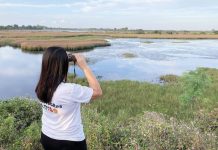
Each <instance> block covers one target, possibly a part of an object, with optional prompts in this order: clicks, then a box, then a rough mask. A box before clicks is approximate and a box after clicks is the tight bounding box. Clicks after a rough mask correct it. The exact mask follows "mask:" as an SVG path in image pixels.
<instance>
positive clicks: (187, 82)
mask: <svg viewBox="0 0 218 150" xmlns="http://www.w3.org/2000/svg"><path fill="white" fill-rule="evenodd" d="M181 84H182V88H183V94H182V95H181V100H182V103H184V104H188V103H189V104H190V103H192V104H193V103H196V102H197V101H199V100H203V99H204V91H205V89H206V88H208V86H209V85H210V84H211V78H210V77H209V76H208V75H207V74H206V73H204V72H203V71H202V70H201V69H198V70H196V71H191V72H189V73H187V74H185V75H184V76H183V77H182V83H181Z"/></svg>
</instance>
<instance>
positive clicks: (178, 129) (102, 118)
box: [0, 68, 218, 150]
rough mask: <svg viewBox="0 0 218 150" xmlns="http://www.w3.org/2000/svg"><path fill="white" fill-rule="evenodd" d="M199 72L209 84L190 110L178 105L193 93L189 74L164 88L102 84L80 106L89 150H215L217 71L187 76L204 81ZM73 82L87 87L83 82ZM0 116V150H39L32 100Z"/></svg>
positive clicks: (9, 104)
mask: <svg viewBox="0 0 218 150" xmlns="http://www.w3.org/2000/svg"><path fill="white" fill-rule="evenodd" d="M199 72H200V74H202V73H205V74H207V75H208V76H209V77H210V79H211V84H210V85H209V86H206V84H204V83H206V82H203V83H202V84H203V85H204V86H200V89H201V88H202V87H203V88H204V89H205V90H200V91H201V92H202V95H201V96H200V97H198V100H199V101H193V102H194V103H195V105H194V107H193V106H192V105H183V103H182V102H181V95H183V94H185V92H186V91H184V89H185V88H186V87H189V90H191V88H195V87H194V86H189V84H190V83H187V82H186V80H189V79H190V77H189V76H187V75H185V76H183V77H177V78H176V79H174V80H173V81H171V82H167V83H166V84H165V83H164V84H151V83H146V82H136V81H126V80H124V81H102V82H101V85H102V88H103V92H104V95H103V97H102V98H101V99H99V100H98V101H94V102H91V104H87V105H83V106H82V114H83V115H82V116H83V122H84V127H85V133H86V135H87V143H88V146H89V149H91V150H96V149H114V150H116V149H127V150H129V149H152V150H166V149H167V150H174V149H180V150H185V149H196V150H198V149H202V150H208V149H210V150H213V149H214V150H215V149H216V148H217V146H218V143H217V141H218V139H217V136H218V128H217V120H218V109H217V108H218V101H217V96H218V93H217V90H218V70H216V69H206V68H201V69H198V70H197V71H195V73H193V72H192V73H190V74H189V75H191V76H193V75H194V76H195V77H196V78H198V79H199V80H200V79H202V78H204V77H203V76H201V75H199ZM195 77H194V78H193V80H192V79H191V80H190V81H191V83H195V79H196V78H195ZM175 80H176V81H175ZM69 81H72V76H69ZM74 82H76V83H80V84H83V85H86V84H87V81H86V80H85V79H77V80H75V81H74ZM184 87H185V88H184ZM197 91H198V90H197ZM201 98H203V99H206V101H205V100H204V101H202V100H201ZM188 103H189V102H188ZM191 103H192V102H191ZM0 116H1V117H0V120H1V123H0V144H1V147H2V149H15V147H16V149H24V150H25V149H41V145H40V143H39V137H40V126H41V123H40V116H41V108H40V106H39V105H38V104H37V102H36V101H34V100H29V99H25V98H14V99H11V100H8V101H4V102H0Z"/></svg>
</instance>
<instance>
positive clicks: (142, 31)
mask: <svg viewBox="0 0 218 150" xmlns="http://www.w3.org/2000/svg"><path fill="white" fill-rule="evenodd" d="M135 33H136V34H145V31H144V30H143V29H138V30H136V32H135Z"/></svg>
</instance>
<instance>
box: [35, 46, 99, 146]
mask: <svg viewBox="0 0 218 150" xmlns="http://www.w3.org/2000/svg"><path fill="white" fill-rule="evenodd" d="M75 58H76V64H77V65H78V66H79V68H80V69H81V70H83V72H84V74H85V76H86V79H87V80H88V83H89V87H86V86H81V85H79V84H74V83H67V73H68V67H69V60H68V55H67V53H66V51H65V50H64V49H63V48H61V47H49V48H48V49H47V50H46V51H45V52H44V54H43V59H42V69H41V75H40V79H39V82H38V84H37V86H36V90H35V92H36V95H37V97H38V99H39V100H40V103H41V105H42V110H43V114H42V132H41V143H42V146H43V147H44V149H45V150H86V149H87V146H86V140H85V136H84V132H83V125H82V121H81V114H80V105H81V103H88V102H89V101H90V99H93V100H94V99H96V98H98V97H99V96H101V95H102V90H101V87H100V85H99V83H98V81H97V80H96V78H95V76H94V74H93V73H92V71H91V69H90V68H89V67H88V65H87V63H86V61H85V58H84V57H83V56H82V55H80V54H75Z"/></svg>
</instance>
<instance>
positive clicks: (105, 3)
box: [0, 0, 173, 12]
mask: <svg viewBox="0 0 218 150" xmlns="http://www.w3.org/2000/svg"><path fill="white" fill-rule="evenodd" d="M171 1H173V0H87V1H83V2H73V3H63V4H57V3H50V4H31V3H26V4H25V3H3V2H2V3H0V7H14V8H19V7H30V8H60V7H63V8H75V7H78V8H79V9H80V10H81V11H83V12H89V11H91V10H94V9H96V8H105V7H112V6H120V7H122V6H123V5H128V6H129V7H132V6H135V5H138V6H141V5H143V4H151V3H165V2H171Z"/></svg>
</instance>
